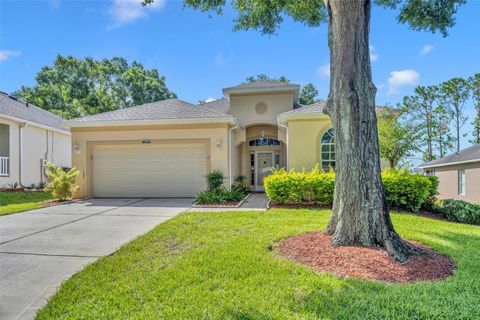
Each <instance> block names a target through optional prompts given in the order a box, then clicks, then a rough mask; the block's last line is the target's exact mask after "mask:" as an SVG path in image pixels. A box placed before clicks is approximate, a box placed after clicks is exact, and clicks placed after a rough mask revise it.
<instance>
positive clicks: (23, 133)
mask: <svg viewBox="0 0 480 320" xmlns="http://www.w3.org/2000/svg"><path fill="white" fill-rule="evenodd" d="M63 121H65V119H63V118H61V117H59V116H57V115H55V114H53V113H50V112H48V111H45V110H43V109H41V108H38V107H36V106H34V105H31V104H28V103H25V102H23V101H20V100H18V99H16V98H14V97H12V96H9V95H8V94H5V93H0V188H2V187H6V186H7V185H8V184H13V183H18V184H19V185H23V186H30V185H31V184H38V183H40V182H46V177H45V174H44V172H45V171H44V169H45V164H46V162H47V161H48V162H52V163H53V164H55V165H57V166H62V167H70V166H71V149H72V148H71V142H70V141H71V137H70V131H69V129H68V128H65V127H64V126H63V125H62V122H63Z"/></svg>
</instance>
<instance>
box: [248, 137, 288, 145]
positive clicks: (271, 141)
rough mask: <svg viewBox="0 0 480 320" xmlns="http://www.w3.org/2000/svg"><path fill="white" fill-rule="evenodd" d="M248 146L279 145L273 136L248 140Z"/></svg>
mask: <svg viewBox="0 0 480 320" xmlns="http://www.w3.org/2000/svg"><path fill="white" fill-rule="evenodd" d="M248 145H249V146H250V147H270V146H279V145H280V141H278V140H277V139H275V138H256V139H252V140H250V141H248Z"/></svg>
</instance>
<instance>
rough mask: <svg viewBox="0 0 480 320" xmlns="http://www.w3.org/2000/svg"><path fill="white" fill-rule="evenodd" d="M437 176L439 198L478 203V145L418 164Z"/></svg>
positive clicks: (479, 179)
mask: <svg viewBox="0 0 480 320" xmlns="http://www.w3.org/2000/svg"><path fill="white" fill-rule="evenodd" d="M420 168H422V169H423V171H424V173H425V174H426V175H434V176H436V177H438V180H439V186H438V192H439V198H440V199H458V200H465V201H469V202H473V203H480V145H474V146H471V147H469V148H466V149H463V150H461V151H460V152H455V153H452V154H449V155H448V156H445V157H443V158H440V159H437V160H433V161H430V162H426V163H424V164H422V165H421V166H420Z"/></svg>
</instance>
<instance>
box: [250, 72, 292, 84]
mask: <svg viewBox="0 0 480 320" xmlns="http://www.w3.org/2000/svg"><path fill="white" fill-rule="evenodd" d="M255 81H276V82H290V80H288V79H287V77H285V76H283V75H282V76H280V77H278V78H275V77H270V76H268V75H266V74H264V73H261V74H257V75H256V76H248V77H247V78H246V79H245V82H246V83H251V82H255Z"/></svg>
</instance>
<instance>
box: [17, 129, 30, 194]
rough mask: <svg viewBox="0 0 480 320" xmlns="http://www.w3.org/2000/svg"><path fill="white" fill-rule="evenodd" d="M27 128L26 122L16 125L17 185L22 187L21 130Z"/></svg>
mask: <svg viewBox="0 0 480 320" xmlns="http://www.w3.org/2000/svg"><path fill="white" fill-rule="evenodd" d="M27 126H28V122H22V123H20V124H19V125H18V184H19V185H20V186H21V187H23V184H22V138H23V135H22V128H25V127H27Z"/></svg>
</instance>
